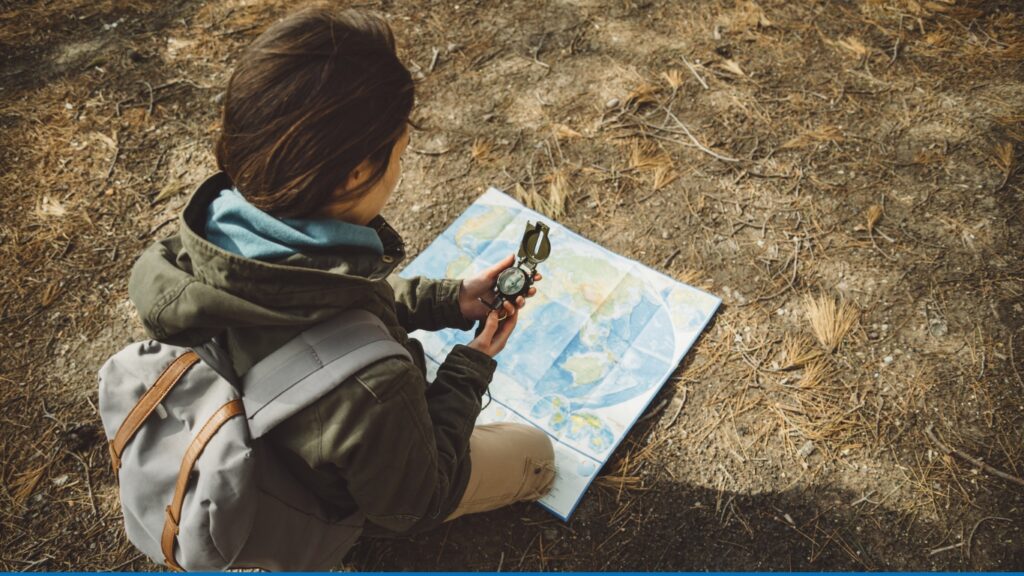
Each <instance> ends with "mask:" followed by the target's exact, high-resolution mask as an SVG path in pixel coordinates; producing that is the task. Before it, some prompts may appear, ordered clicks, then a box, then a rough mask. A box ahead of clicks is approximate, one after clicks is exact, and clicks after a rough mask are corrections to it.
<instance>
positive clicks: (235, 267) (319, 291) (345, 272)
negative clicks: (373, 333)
mask: <svg viewBox="0 0 1024 576" xmlns="http://www.w3.org/2000/svg"><path fill="white" fill-rule="evenodd" d="M232 186H233V184H232V182H231V179H230V178H228V176H227V175H226V174H224V173H223V172H221V173H218V174H215V175H214V176H212V177H210V178H208V179H207V180H206V181H205V182H203V183H202V184H201V185H200V186H199V188H198V189H197V190H196V191H195V193H193V195H192V197H191V198H190V199H189V201H188V203H187V205H186V207H185V209H184V211H182V214H181V219H180V224H181V226H180V235H181V242H182V247H183V248H184V249H185V255H184V258H187V259H188V260H190V262H188V264H190V268H191V271H192V274H193V275H194V276H195V277H196V279H198V280H200V281H202V282H203V283H205V284H209V285H211V286H213V287H215V288H220V289H224V290H227V291H230V292H232V293H234V294H237V295H239V296H242V297H244V298H246V299H251V300H262V301H264V302H266V303H267V304H272V303H276V304H286V303H288V301H289V300H292V299H293V297H294V296H302V300H303V304H312V303H314V302H315V301H320V300H323V301H325V302H329V301H330V300H331V299H332V298H337V297H338V295H339V294H338V292H339V291H340V292H345V293H348V292H350V291H351V290H352V288H354V287H357V286H354V285H364V284H386V282H379V281H380V280H384V279H386V278H387V276H388V275H390V274H391V273H393V272H394V271H395V268H397V267H398V265H399V264H400V263H401V262H402V260H403V259H404V258H405V244H404V242H403V241H402V238H401V236H399V234H398V232H396V231H395V229H394V228H392V227H391V225H390V224H388V223H387V221H386V220H384V218H383V217H381V216H378V217H376V218H375V219H374V220H373V221H371V222H370V223H369V224H368V226H370V227H371V228H373V229H374V230H376V231H377V233H378V235H379V236H380V239H381V243H382V245H383V246H384V253H383V255H379V254H373V253H370V252H368V251H338V252H324V253H317V254H295V255H293V256H289V257H288V258H285V259H283V260H281V261H278V262H273V263H271V262H261V261H258V260H251V259H248V258H244V257H242V256H239V255H237V254H233V253H231V252H228V251H226V250H224V249H222V248H220V247H218V246H216V245H214V244H213V243H211V242H209V241H207V240H206V238H205V237H204V229H205V222H206V210H207V207H208V206H209V204H210V202H212V201H213V199H214V198H215V197H216V196H217V195H218V194H219V193H220V191H221V190H223V189H225V188H230V187H232ZM367 287H368V286H367Z"/></svg>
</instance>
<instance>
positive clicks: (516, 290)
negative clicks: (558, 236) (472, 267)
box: [484, 222, 551, 310]
mask: <svg viewBox="0 0 1024 576" xmlns="http://www.w3.org/2000/svg"><path fill="white" fill-rule="evenodd" d="M549 254H551V241H550V240H549V239H548V227H547V225H546V224H544V223H543V222H537V223H536V224H532V223H530V222H527V223H526V231H525V232H523V240H522V242H521V243H520V244H519V254H518V255H517V258H516V263H515V264H514V265H512V266H510V267H509V268H505V269H504V270H502V271H501V272H500V273H498V281H497V282H495V283H494V296H495V297H494V298H492V299H491V302H484V304H486V305H487V306H488V307H489V308H491V309H492V310H497V309H499V308H501V307H502V305H503V304H504V302H506V301H508V302H511V303H512V304H513V305H515V302H516V299H517V298H519V297H520V296H525V295H526V293H527V292H528V291H529V290H530V286H532V285H533V276H534V274H536V273H537V265H538V264H540V263H541V262H543V261H545V260H547V259H548V255H549Z"/></svg>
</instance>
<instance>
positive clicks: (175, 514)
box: [160, 400, 245, 572]
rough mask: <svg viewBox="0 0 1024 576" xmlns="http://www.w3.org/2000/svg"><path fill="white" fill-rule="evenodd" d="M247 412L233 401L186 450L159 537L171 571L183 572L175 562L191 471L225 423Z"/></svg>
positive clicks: (218, 411)
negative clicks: (175, 549) (176, 545)
mask: <svg viewBox="0 0 1024 576" xmlns="http://www.w3.org/2000/svg"><path fill="white" fill-rule="evenodd" d="M244 413H245V409H244V408H243V406H242V401H241V400H232V401H231V402H228V403H227V404H225V405H223V406H221V407H220V408H219V409H217V411H216V412H214V413H213V416H210V419H209V420H207V421H206V424H203V427H202V428H201V429H200V430H199V433H198V434H196V435H195V437H194V438H192V443H191V444H189V446H188V450H186V451H185V457H184V458H182V460H181V469H179V470H178V480H177V482H175V484H174V499H173V500H171V505H170V506H168V507H167V518H166V519H165V520H164V532H163V535H162V536H161V538H160V547H161V549H162V550H163V552H164V562H166V563H167V567H168V568H170V569H171V570H176V571H179V572H181V571H182V569H181V566H179V565H178V563H177V562H176V561H175V560H174V541H175V539H176V538H177V536H178V522H180V521H181V507H182V505H183V504H184V503H185V490H186V488H187V487H188V479H189V477H190V476H192V469H193V468H194V467H195V465H196V460H198V459H199V456H200V455H201V454H202V453H203V450H204V449H205V448H206V445H207V444H208V443H209V442H210V439H211V438H213V435H214V434H216V433H217V431H218V430H220V427H221V426H223V425H224V423H225V422H227V421H228V420H231V419H232V418H234V417H235V416H238V415H240V414H244Z"/></svg>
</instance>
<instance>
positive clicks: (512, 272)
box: [498, 268, 526, 296]
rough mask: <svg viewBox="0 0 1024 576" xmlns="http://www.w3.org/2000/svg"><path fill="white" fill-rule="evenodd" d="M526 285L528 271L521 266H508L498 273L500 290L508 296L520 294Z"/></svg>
mask: <svg viewBox="0 0 1024 576" xmlns="http://www.w3.org/2000/svg"><path fill="white" fill-rule="evenodd" d="M524 286H526V272H523V271H522V269H520V268H506V269H504V270H502V271H501V274H498V290H499V291H500V292H501V293H502V294H505V295H507V296H512V295H515V294H518V293H519V292H521V291H522V290H523V287H524Z"/></svg>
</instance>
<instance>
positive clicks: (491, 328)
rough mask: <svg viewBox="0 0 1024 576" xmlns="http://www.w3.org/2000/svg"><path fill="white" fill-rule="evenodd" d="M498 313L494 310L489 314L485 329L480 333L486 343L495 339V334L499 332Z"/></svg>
mask: <svg viewBox="0 0 1024 576" xmlns="http://www.w3.org/2000/svg"><path fill="white" fill-rule="evenodd" d="M498 324H499V322H498V311H497V310H492V311H491V312H489V313H488V314H487V320H485V321H484V329H483V330H481V331H480V336H479V337H480V338H482V339H483V341H484V342H490V341H491V340H493V339H494V333H495V332H497V331H498Z"/></svg>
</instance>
